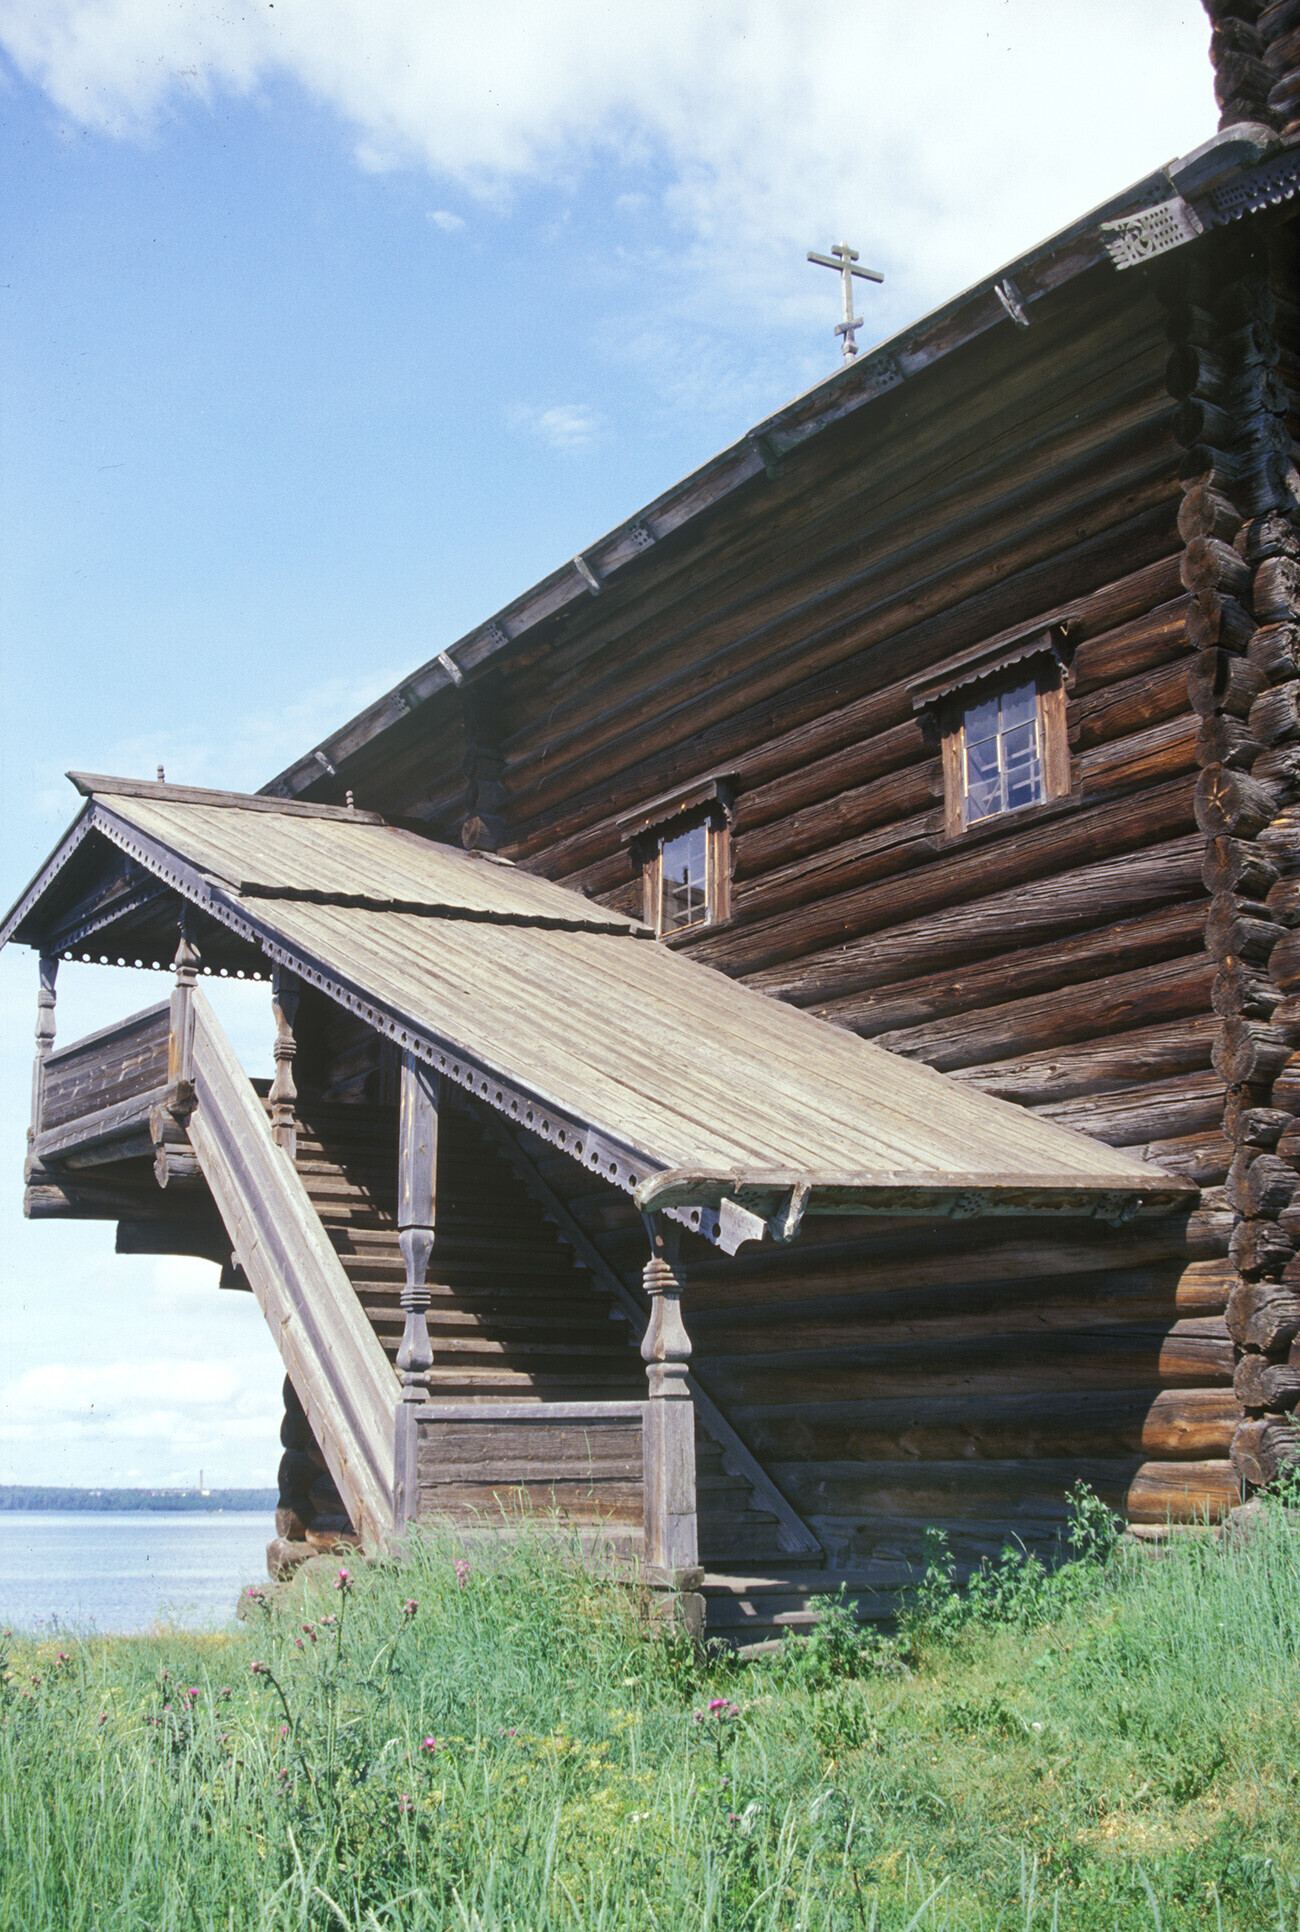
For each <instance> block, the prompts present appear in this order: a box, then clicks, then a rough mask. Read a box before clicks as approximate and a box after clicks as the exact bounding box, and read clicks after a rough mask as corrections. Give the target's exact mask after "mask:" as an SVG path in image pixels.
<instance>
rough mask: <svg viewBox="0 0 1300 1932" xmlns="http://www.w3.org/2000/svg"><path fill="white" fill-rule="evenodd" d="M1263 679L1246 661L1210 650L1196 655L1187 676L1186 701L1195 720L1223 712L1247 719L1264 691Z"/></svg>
mask: <svg viewBox="0 0 1300 1932" xmlns="http://www.w3.org/2000/svg"><path fill="white" fill-rule="evenodd" d="M1264 682H1265V680H1264V675H1263V673H1262V671H1260V670H1259V669H1258V667H1257V666H1256V665H1255V664H1253V663H1252V662H1251V660H1250V659H1249V658H1244V657H1240V656H1238V655H1237V654H1236V653H1235V652H1233V651H1224V650H1220V649H1219V648H1218V646H1217V645H1216V646H1213V647H1211V648H1210V649H1209V650H1205V651H1198V652H1197V654H1196V656H1195V658H1193V660H1192V664H1191V668H1190V670H1189V671H1188V673H1187V697H1188V701H1189V703H1190V704H1191V707H1192V709H1193V711H1195V712H1196V713H1197V715H1198V716H1199V717H1202V718H1209V717H1213V716H1214V714H1215V713H1216V712H1219V711H1223V712H1227V713H1228V714H1230V715H1231V716H1232V717H1234V718H1247V717H1249V715H1250V710H1251V706H1252V705H1253V704H1254V703H1255V700H1256V699H1257V698H1258V697H1259V695H1260V692H1261V690H1262V689H1263V687H1264Z"/></svg>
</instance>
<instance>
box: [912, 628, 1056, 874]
mask: <svg viewBox="0 0 1300 1932" xmlns="http://www.w3.org/2000/svg"><path fill="white" fill-rule="evenodd" d="M942 726H943V776H944V799H945V806H946V829H947V831H948V833H949V835H950V836H951V835H952V834H954V833H957V832H965V831H968V830H969V829H970V828H971V826H973V825H978V824H980V823H981V822H982V821H983V820H985V819H990V818H998V817H1001V816H1003V815H1004V814H1006V813H1009V812H1018V811H1023V810H1024V808H1025V807H1026V806H1028V805H1045V804H1046V803H1047V801H1048V800H1049V799H1052V798H1059V797H1061V796H1063V795H1064V794H1065V793H1067V792H1068V791H1069V789H1070V752H1069V745H1068V743H1067V740H1066V728H1065V687H1064V684H1063V682H1062V676H1061V666H1060V663H1059V662H1058V660H1057V659H1056V658H1055V657H1053V656H1050V655H1047V654H1044V655H1043V656H1041V657H1039V658H1036V659H1030V660H1029V661H1028V662H1024V663H1020V664H1017V665H1014V666H1012V667H1011V668H1010V669H1009V670H1006V671H1004V672H1002V673H1000V674H999V675H998V676H997V677H992V678H984V679H981V680H980V681H979V682H978V683H974V684H969V685H965V686H963V687H962V688H961V689H959V690H957V691H955V692H953V693H952V694H951V696H950V697H948V698H947V699H946V700H945V701H944V705H943V711H942Z"/></svg>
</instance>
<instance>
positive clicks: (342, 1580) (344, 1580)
mask: <svg viewBox="0 0 1300 1932" xmlns="http://www.w3.org/2000/svg"><path fill="white" fill-rule="evenodd" d="M334 1588H335V1589H336V1590H342V1591H343V1593H344V1594H345V1595H346V1594H347V1592H348V1591H349V1590H350V1589H351V1588H352V1578H351V1576H350V1575H349V1573H348V1572H347V1571H346V1570H340V1571H339V1574H338V1581H337V1582H336V1583H335V1585H334Z"/></svg>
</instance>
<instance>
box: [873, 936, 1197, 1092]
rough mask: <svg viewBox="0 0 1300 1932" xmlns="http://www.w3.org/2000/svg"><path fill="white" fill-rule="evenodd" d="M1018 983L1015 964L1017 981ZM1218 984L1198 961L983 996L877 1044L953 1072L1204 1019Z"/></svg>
mask: <svg viewBox="0 0 1300 1932" xmlns="http://www.w3.org/2000/svg"><path fill="white" fill-rule="evenodd" d="M1013 960H1014V955H1013ZM1008 963H1009V965H1011V962H1008ZM1013 976H1014V977H1018V975H1016V974H1015V968H1014V965H1011V971H1010V973H1009V974H1008V981H1009V982H1010V980H1011V979H1012V977H1013ZM1214 978H1215V965H1214V962H1213V960H1210V959H1207V958H1205V957H1204V956H1203V955H1199V954H1192V955H1190V956H1185V957H1183V958H1175V959H1171V960H1160V961H1156V962H1154V963H1151V964H1144V965H1142V966H1140V967H1136V968H1134V969H1133V970H1132V971H1130V972H1127V973H1118V974H1114V975H1111V976H1106V977H1103V978H1100V979H1085V980H1082V981H1081V982H1080V983H1074V982H1071V983H1069V984H1067V985H1065V986H1062V987H1054V988H1053V989H1052V991H1051V992H1048V993H1040V994H1036V995H1032V996H1031V997H1029V998H1027V999H1019V1000H1016V999H1013V1000H1006V1001H1004V1002H1002V1003H1000V1004H996V1005H994V1004H992V1003H991V1002H990V1001H988V999H987V996H986V997H985V998H983V999H981V998H980V997H979V994H978V993H976V996H975V998H974V999H971V1002H970V1005H969V1006H968V1007H967V1008H966V1009H965V1010H963V1011H961V1012H958V1013H955V1014H954V1015H952V1016H951V1017H950V1018H946V1019H937V1020H931V1021H929V1022H927V1023H925V1024H922V1025H919V1026H912V1027H897V1028H892V1029H890V1030H887V1031H881V1032H878V1033H877V1032H875V1031H874V1029H873V1037H874V1038H875V1040H876V1043H877V1045H879V1046H883V1047H888V1048H889V1050H890V1052H891V1053H904V1054H907V1055H908V1056H909V1057H914V1058H918V1059H923V1060H924V1061H925V1062H926V1064H927V1065H928V1066H932V1067H938V1068H940V1069H941V1070H942V1071H944V1072H949V1071H951V1070H952V1069H954V1068H958V1067H963V1066H978V1065H979V1064H980V1063H981V1062H988V1061H995V1060H1002V1059H1006V1058H1009V1057H1010V1056H1011V1055H1012V1054H1017V1053H1029V1052H1032V1051H1034V1050H1035V1049H1044V1050H1046V1049H1049V1048H1051V1047H1052V1046H1066V1045H1070V1044H1073V1043H1074V1042H1077V1041H1081V1040H1091V1039H1094V1038H1097V1037H1107V1038H1108V1037H1110V1036H1113V1035H1115V1034H1118V1033H1123V1032H1125V1031H1126V1030H1127V1029H1128V1028H1130V1027H1132V1026H1134V1025H1137V1024H1139V1023H1140V1022H1147V1023H1149V1024H1159V1023H1163V1022H1168V1021H1172V1020H1175V1019H1182V1018H1189V1019H1190V1018H1193V1017H1201V1016H1203V1015H1204V1014H1205V1013H1206V1010H1207V1006H1208V1002H1209V996H1210V992H1211V988H1212V985H1213V982H1214ZM962 990H963V991H965V990H966V989H965V988H964V987H963V989H962ZM967 997H968V998H969V997H970V994H969V992H968V994H967ZM864 1030H865V1029H864Z"/></svg>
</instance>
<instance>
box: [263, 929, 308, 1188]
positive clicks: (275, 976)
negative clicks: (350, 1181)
mask: <svg viewBox="0 0 1300 1932" xmlns="http://www.w3.org/2000/svg"><path fill="white" fill-rule="evenodd" d="M301 998H302V984H301V981H300V980H299V978H298V975H297V974H296V973H291V972H290V971H289V969H288V967H287V966H275V967H273V968H272V970H271V1011H272V1012H273V1013H274V1015H275V1046H274V1048H273V1053H274V1057H275V1074H274V1077H273V1078H272V1081H271V1092H270V1095H269V1099H270V1102H271V1138H272V1139H273V1140H274V1142H275V1144H276V1146H277V1147H283V1149H284V1151H285V1153H286V1154H287V1155H288V1156H289V1159H290V1160H295V1159H296V1158H297V1154H298V1121H297V1117H296V1115H295V1113H294V1102H295V1101H296V1100H297V1098H298V1089H297V1086H296V1085H295V1083H294V1078H293V1062H294V1056H295V1054H296V1053H297V1051H298V1041H297V1039H296V1037H295V1035H294V1030H293V1025H294V1021H295V1020H296V1019H297V1017H298V1002H299V1000H300V999H301Z"/></svg>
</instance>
